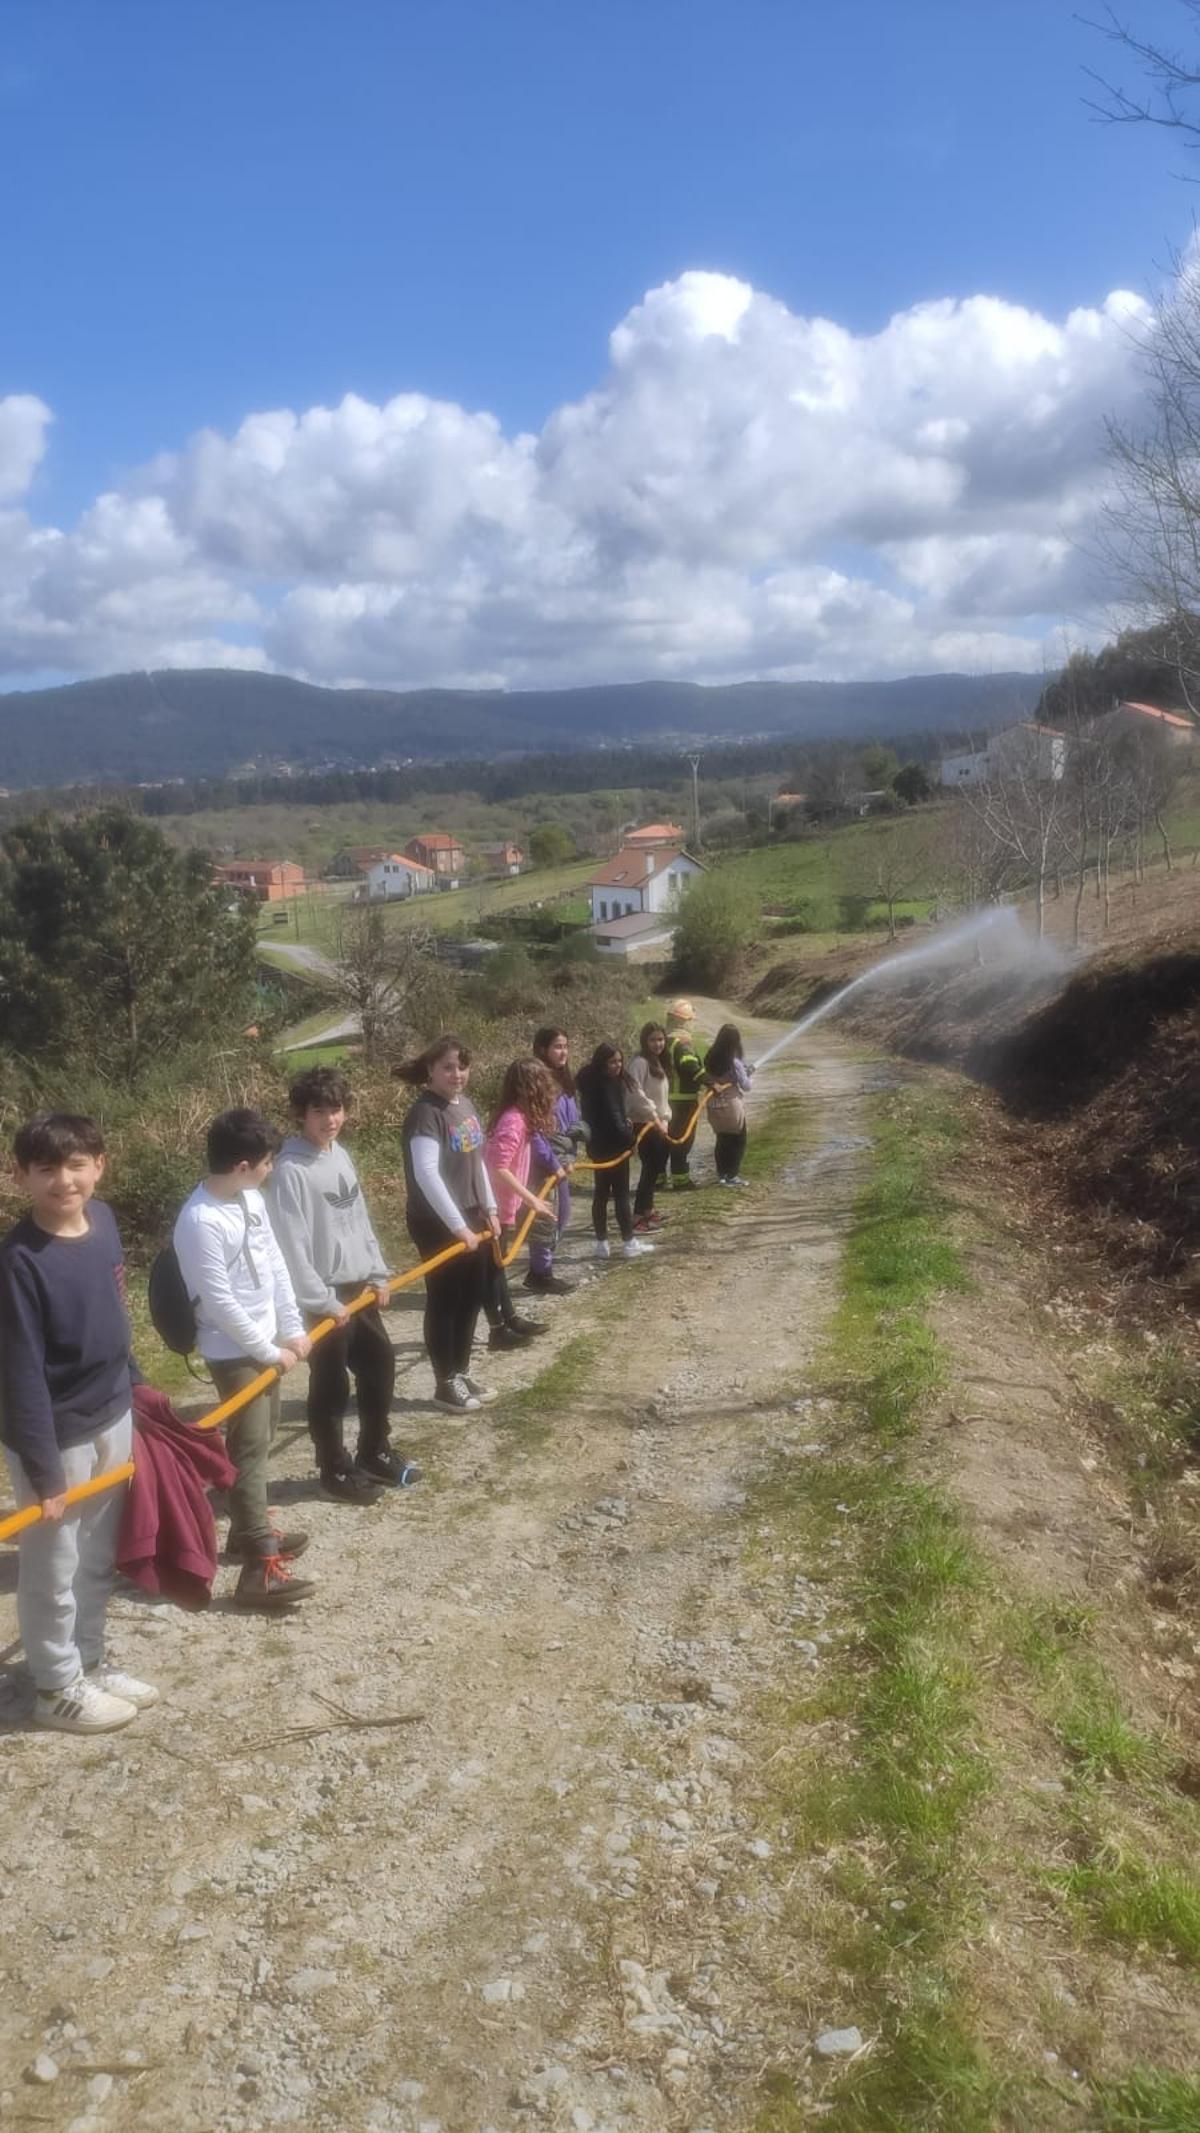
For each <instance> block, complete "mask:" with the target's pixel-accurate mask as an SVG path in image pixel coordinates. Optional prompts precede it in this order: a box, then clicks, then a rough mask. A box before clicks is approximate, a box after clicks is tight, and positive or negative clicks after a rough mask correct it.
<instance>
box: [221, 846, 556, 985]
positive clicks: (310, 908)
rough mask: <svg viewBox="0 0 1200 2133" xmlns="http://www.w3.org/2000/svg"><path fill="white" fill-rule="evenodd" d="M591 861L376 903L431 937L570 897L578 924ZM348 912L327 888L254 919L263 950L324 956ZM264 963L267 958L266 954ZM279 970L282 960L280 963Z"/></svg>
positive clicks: (341, 895) (394, 921) (397, 923)
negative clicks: (299, 949) (302, 948)
mask: <svg viewBox="0 0 1200 2133" xmlns="http://www.w3.org/2000/svg"><path fill="white" fill-rule="evenodd" d="M596 865H597V861H596V860H594V859H572V860H570V861H569V862H568V863H567V864H566V865H564V866H559V867H541V868H535V869H533V870H532V871H531V872H530V873H528V874H515V875H504V876H502V877H500V878H499V879H498V880H490V881H477V882H472V883H471V884H470V885H469V886H468V887H467V888H464V889H446V890H443V891H441V892H438V893H435V894H433V895H430V896H410V897H406V898H405V899H404V900H403V902H396V903H391V904H377V905H375V906H374V908H375V909H376V910H380V911H382V912H383V914H384V917H385V919H386V922H387V924H388V925H389V926H392V927H397V928H399V927H403V926H418V927H421V928H424V929H426V930H428V931H430V932H433V933H453V932H456V931H457V930H458V929H459V927H464V928H466V929H467V930H470V929H472V928H474V927H476V926H478V924H479V921H480V919H483V918H492V917H494V916H495V914H496V913H497V912H498V911H514V910H522V909H524V908H525V907H526V906H528V905H530V904H539V903H557V902H558V901H559V900H560V899H565V898H571V902H570V904H569V905H567V906H566V907H565V908H566V909H567V911H568V912H569V915H570V916H571V917H572V918H575V919H577V920H579V921H582V920H583V919H584V918H586V916H587V910H586V902H585V900H584V899H583V898H582V897H579V896H578V895H574V896H573V895H572V892H573V891H578V890H580V889H581V888H582V887H583V885H584V883H585V882H586V881H587V880H588V879H589V877H590V876H591V875H592V874H593V873H594V872H595V869H596ZM348 907H349V897H348V895H347V892H346V890H345V888H339V887H337V886H335V885H333V884H331V885H330V886H329V887H328V888H327V889H313V890H310V891H309V893H308V894H307V895H305V896H298V897H296V898H295V900H294V902H293V903H291V904H289V905H286V906H283V907H281V906H280V905H279V904H267V905H264V906H263V910H262V914H261V917H260V920H259V928H258V932H259V940H260V941H261V943H262V945H263V947H264V949H266V950H268V951H269V950H270V949H271V948H272V947H282V946H286V944H287V943H288V942H289V941H293V942H294V941H299V942H302V943H304V944H307V945H308V946H309V947H313V948H318V949H322V950H324V951H325V953H327V954H328V953H329V952H330V951H331V950H332V949H333V947H334V946H335V944H336V939H337V923H338V917H339V914H340V913H341V912H343V911H345V910H346V909H347V908H348ZM281 908H284V909H286V911H287V924H286V926H279V925H276V923H275V914H276V913H277V912H278V911H279V910H280V909H281ZM267 959H268V960H270V956H269V954H268V958H267ZM279 962H280V964H281V966H285V965H286V964H287V958H286V957H284V956H281V957H280V958H279Z"/></svg>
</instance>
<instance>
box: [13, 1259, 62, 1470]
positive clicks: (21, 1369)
mask: <svg viewBox="0 0 1200 2133" xmlns="http://www.w3.org/2000/svg"><path fill="white" fill-rule="evenodd" d="M0 1411H2V1412H3V1416H4V1441H5V1443H6V1445H7V1446H8V1448H9V1450H10V1451H12V1452H15V1453H16V1455H17V1458H18V1459H19V1460H20V1462H21V1465H22V1466H23V1467H24V1469H25V1472H26V1474H27V1475H28V1477H29V1485H30V1487H31V1488H32V1489H36V1491H37V1494H38V1498H39V1501H40V1502H42V1503H43V1504H45V1503H51V1502H54V1501H55V1500H56V1499H57V1498H58V1497H60V1496H61V1495H62V1494H63V1492H64V1491H65V1489H66V1486H67V1477H66V1475H65V1474H64V1473H63V1465H62V1458H61V1456H60V1453H59V1449H58V1439H57V1437H56V1435H55V1432H54V1409H53V1406H52V1405H51V1401H50V1390H49V1387H48V1386H47V1384H46V1343H45V1333H44V1328H43V1324H42V1311H41V1303H40V1300H39V1298H38V1295H37V1290H36V1287H35V1285H34V1283H33V1281H32V1280H31V1279H30V1277H29V1275H28V1272H27V1270H26V1269H25V1268H24V1267H22V1266H21V1264H20V1262H19V1261H18V1260H14V1259H12V1258H10V1257H9V1256H8V1255H7V1254H5V1255H4V1257H3V1258H2V1259H0Z"/></svg>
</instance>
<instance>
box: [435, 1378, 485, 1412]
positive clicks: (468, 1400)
mask: <svg viewBox="0 0 1200 2133" xmlns="http://www.w3.org/2000/svg"><path fill="white" fill-rule="evenodd" d="M433 1404H434V1406H435V1407H448V1408H449V1409H450V1412H451V1414H455V1415H466V1414H475V1413H477V1412H478V1408H479V1401H478V1400H477V1398H476V1397H475V1394H474V1393H473V1392H471V1391H470V1390H469V1389H468V1386H467V1381H466V1379H465V1378H463V1377H458V1378H447V1379H446V1382H445V1384H444V1385H439V1386H438V1387H437V1390H436V1391H435V1393H434V1395H433Z"/></svg>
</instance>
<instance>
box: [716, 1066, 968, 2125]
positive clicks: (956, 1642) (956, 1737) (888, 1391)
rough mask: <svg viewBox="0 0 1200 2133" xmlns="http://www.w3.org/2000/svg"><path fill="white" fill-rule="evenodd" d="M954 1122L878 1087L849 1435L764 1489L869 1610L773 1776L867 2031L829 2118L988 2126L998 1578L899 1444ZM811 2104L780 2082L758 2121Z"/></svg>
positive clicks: (831, 1358) (780, 1514) (840, 1328)
mask: <svg viewBox="0 0 1200 2133" xmlns="http://www.w3.org/2000/svg"><path fill="white" fill-rule="evenodd" d="M958 1138H959V1127H958V1121H957V1118H956V1116H955V1114H954V1113H953V1111H952V1110H948V1109H945V1108H935V1107H934V1106H931V1105H929V1104H927V1103H924V1104H922V1103H920V1102H918V1101H917V1100H916V1099H915V1098H914V1097H913V1096H912V1095H911V1094H910V1093H909V1092H904V1093H903V1094H902V1095H901V1096H900V1097H899V1098H895V1099H889V1100H888V1101H887V1102H885V1103H884V1104H882V1105H881V1106H880V1107H879V1111H878V1128H877V1138H876V1145H875V1159H874V1166H873V1170H872V1175H871V1177H870V1179H869V1181H868V1183H867V1184H866V1186H865V1187H864V1189H863V1191H862V1193H861V1194H860V1196H859V1199H858V1201H857V1203H856V1206H855V1210H854V1219H853V1224H852V1227H851V1230H850V1234H849V1236H848V1238H847V1241H846V1247H845V1254H844V1260H843V1268H842V1300H841V1304H840V1307H839V1309H838V1312H837V1314H836V1317H835V1320H834V1323H833V1327H832V1329H831V1334H830V1338H829V1343H828V1349H827V1353H826V1356H825V1365H826V1369H827V1372H828V1374H829V1376H830V1378H831V1379H833V1380H834V1381H836V1382H838V1383H840V1385H841V1387H842V1394H843V1402H844V1412H845V1421H844V1424H843V1430H842V1436H841V1442H840V1444H839V1446H838V1448H837V1450H836V1451H835V1452H834V1453H833V1454H832V1455H831V1457H830V1458H829V1459H827V1460H824V1461H822V1462H821V1464H820V1466H819V1467H812V1466H807V1465H806V1466H805V1468H804V1470H803V1472H802V1473H797V1472H795V1471H792V1470H789V1469H786V1468H784V1469H777V1470H776V1471H775V1473H774V1474H773V1475H772V1476H771V1477H770V1478H769V1480H768V1482H767V1483H766V1484H765V1485H764V1489H763V1491H761V1492H760V1493H759V1494H758V1496H757V1497H756V1499H755V1500H754V1501H753V1503H752V1506H751V1508H752V1513H753V1516H754V1518H755V1520H756V1522H760V1521H761V1520H762V1519H763V1517H764V1515H765V1516H766V1517H767V1519H768V1521H769V1523H768V1525H767V1529H766V1530H767V1531H768V1532H770V1533H771V1534H772V1536H773V1545H774V1544H776V1543H777V1542H778V1540H779V1539H780V1538H781V1537H782V1538H784V1539H787V1538H788V1537H789V1536H790V1539H791V1542H792V1546H793V1547H794V1548H795V1550H796V1557H797V1560H798V1562H799V1563H800V1564H803V1565H804V1566H805V1567H806V1569H807V1571H808V1572H809V1574H818V1575H820V1574H822V1572H823V1573H824V1576H825V1578H826V1579H828V1577H829V1576H830V1575H831V1572H832V1568H833V1564H834V1561H835V1557H834V1555H833V1554H832V1552H831V1551H832V1550H834V1549H835V1548H836V1549H837V1550H838V1551H839V1552H838V1555H837V1557H836V1561H837V1563H838V1565H839V1569H838V1578H839V1583H840V1587H841V1590H840V1599H841V1601H842V1602H843V1603H844V1605H845V1606H846V1610H847V1613H848V1614H849V1615H850V1617H851V1618H852V1619H853V1620H855V1622H856V1623H857V1624H858V1626H859V1627H858V1638H857V1644H856V1648H855V1655H854V1659H853V1661H852V1663H849V1664H846V1665H844V1666H843V1667H842V1669H841V1670H840V1671H837V1670H833V1669H831V1670H830V1672H829V1674H828V1676H818V1677H816V1678H814V1677H811V1676H809V1677H807V1678H806V1679H805V1680H803V1681H801V1682H800V1683H799V1684H798V1695H797V1701H796V1704H795V1706H794V1708H793V1709H792V1711H791V1712H790V1714H789V1728H788V1731H787V1733H786V1734H785V1736H784V1739H783V1741H782V1742H781V1746H780V1749H779V1751H777V1753H778V1756H779V1761H778V1763H777V1764H776V1765H775V1768H776V1770H777V1773H778V1774H777V1775H776V1777H775V1779H774V1784H775V1789H776V1802H775V1804H776V1808H777V1812H778V1814H779V1818H780V1821H781V1824H782V1825H784V1826H786V1827H788V1828H790V1829H792V1830H794V1831H795V1832H796V1833H797V1841H798V1843H799V1844H800V1845H801V1846H802V1847H804V1848H805V1849H807V1848H808V1847H809V1846H811V1845H813V1844H816V1845H817V1846H819V1847H820V1849H821V1850H822V1851H826V1850H827V1852H828V1858H829V1860H830V1862H831V1863H832V1874H831V1876H830V1880H831V1883H832V1887H833V1889H834V1891H835V1892H836V1894H837V1896H838V1897H839V1898H840V1900H841V1904H842V1906H843V1915H844V1918H845V1925H844V1929H843V1938H842V1941H841V1942H840V1944H837V1945H835V1946H834V1948H833V1949H832V1950H831V1960H832V1962H833V1963H834V1964H835V1965H836V1967H837V1970H838V1972H839V1973H840V1974H841V1975H842V1976H847V1975H849V1976H852V1977H853V1979H854V1987H853V2004H854V2006H855V2008H856V2010H860V2026H862V2027H863V2028H864V2030H868V2029H869V2030H871V2031H873V2033H874V2034H873V2044H874V2048H873V2050H872V2051H871V2053H870V2054H869V2055H867V2056H865V2057H864V2058H863V2059H862V2060H861V2061H858V2062H856V2063H855V2064H854V2065H853V2066H851V2067H849V2068H848V2069H846V2070H845V2071H844V2072H843V2073H841V2074H839V2075H838V2076H837V2077H836V2078H835V2079H833V2080H832V2081H831V2084H830V2086H829V2087H828V2088H827V2089H826V2090H825V2091H824V2093H823V2095H822V2097H821V2105H820V2109H821V2123H822V2124H823V2125H828V2126H829V2127H830V2128H831V2129H836V2133H868V2129H870V2133H875V2129H880V2128H885V2127H888V2128H895V2129H896V2133H900V2129H904V2133H918V2129H920V2133H988V2129H991V2128H993V2127H994V2126H995V2125H996V2123H997V2117H996V2113H997V2111H998V2109H999V2106H1000V2101H1001V2097H1002V2094H1003V2090H1004V2083H1003V2081H1002V2079H1001V2077H1000V2076H999V2075H998V2074H997V2073H996V2072H995V2071H994V2070H993V2069H992V2068H991V2066H990V2065H989V2064H988V2061H987V2057H986V2054H985V2053H984V2052H983V2051H982V2049H981V2048H980V2046H979V2044H978V2042H977V2041H976V2039H975V2038H974V2036H973V2035H972V2030H971V2022H970V2015H969V2009H968V2008H967V2007H966V2006H964V2004H963V2002H962V1993H961V1991H960V1988H959V1986H958V1984H957V1982H956V1979H955V1976H954V1964H953V1960H952V1954H953V1941H954V1935H955V1931H956V1929H957V1928H958V1926H959V1925H960V1924H961V1923H962V1921H963V1919H964V1917H965V1916H966V1915H967V1914H968V1913H969V1911H970V1909H971V1905H972V1901H973V1891H972V1886H971V1878H970V1874H969V1872H968V1871H967V1870H966V1868H965V1867H964V1864H963V1853H964V1849H965V1845H966V1837H967V1832H968V1829H969V1827H970V1823H971V1817H972V1814H973V1811H974V1809H975V1807H976V1804H977V1802H978V1801H979V1800H980V1799H981V1797H982V1795H983V1794H984V1793H985V1792H986V1791H987V1789H988V1786H989V1784H990V1782H991V1774H990V1768H989V1763H988V1759H987V1757H986V1755H985V1754H984V1753H983V1751H982V1750H981V1747H980V1744H979V1737H978V1736H979V1723H978V1714H977V1708H976V1705H977V1694H978V1665H977V1659H978V1644H979V1639H980V1622H981V1616H982V1611H983V1608H984V1605H985V1601H986V1595H987V1578H986V1575H985V1572H984V1569H983V1566H982V1564H981V1561H980V1559H979V1557H978V1555H977V1553H976V1551H975V1549H974V1547H973V1545H972V1543H971V1541H970V1538H969V1536H968V1535H967V1533H966V1531H965V1529H964V1528H963V1526H962V1523H961V1520H960V1519H959V1517H958V1514H957V1512H956V1511H955V1510H954V1508H953V1507H952V1505H951V1504H950V1503H949V1502H948V1500H947V1499H946V1498H945V1497H944V1496H943V1495H942V1494H941V1492H940V1491H939V1490H938V1489H937V1488H936V1487H935V1486H934V1485H932V1484H931V1483H930V1482H928V1481H927V1480H925V1479H923V1478H921V1479H918V1478H914V1477H910V1476H907V1475H906V1474H905V1473H904V1471H903V1466H902V1463H901V1461H902V1449H903V1446H904V1443H905V1441H906V1439H907V1437H908V1435H909V1433H910V1432H911V1431H912V1429H913V1428H914V1427H915V1425H916V1423H917V1421H918V1420H919V1419H920V1417H921V1415H922V1414H923V1412H924V1410H925V1408H926V1405H927V1403H928V1400H929V1397H930V1394H931V1392H932V1391H933V1389H934V1388H935V1386H936V1385H937V1383H938V1382H939V1381H940V1377H941V1371H942V1363H941V1358H940V1355H939V1353H938V1349H937V1344H936V1341H935V1340H934V1338H933V1335H932V1333H931V1332H930V1330H929V1328H928V1326H927V1324H926V1322H925V1313H926V1311H927V1309H928V1307H929V1306H930V1304H931V1303H932V1302H933V1301H934V1299H935V1298H936V1296H937V1295H938V1294H939V1293H940V1292H941V1291H942V1290H943V1289H945V1288H947V1287H961V1286H963V1285H964V1283H965V1281H966V1275H965V1270H964V1268H963V1265H962V1262H961V1258H960V1256H959V1253H958V1250H957V1247H956V1245H955V1243H954V1241H953V1239H952V1237H951V1236H950V1234H949V1230H948V1225H947V1221H946V1211H945V1209H944V1207H943V1205H942V1201H941V1197H940V1194H939V1192H938V1190H937V1186H936V1183H935V1177H936V1172H937V1169H938V1167H939V1164H940V1162H941V1161H942V1160H943V1159H944V1157H945V1155H946V1153H947V1152H948V1151H949V1150H951V1149H953V1148H954V1147H956V1146H957V1144H958ZM850 1548H852V1549H853V1553H852V1555H849V1556H848V1550H849V1549H850ZM809 1725H816V1726H819V1727H821V1728H823V1729H824V1728H831V1729H832V1730H833V1732H834V1734H835V1735H836V1736H838V1737H842V1738H846V1737H847V1736H848V1741H849V1747H850V1752H849V1753H848V1754H846V1755H843V1756H841V1757H838V1758H836V1759H831V1758H829V1757H825V1756H818V1757H817V1758H816V1760H815V1763H814V1761H813V1760H812V1759H811V1758H810V1757H809V1756H808V1755H807V1754H806V1753H805V1751H804V1750H803V1748H799V1749H797V1748H796V1747H794V1746H793V1743H795V1742H797V1741H803V1739H804V1737H805V1735H806V1732H807V1727H808V1726H809ZM810 2122H811V2120H810V2116H809V2105H808V2103H807V2102H806V2101H805V2100H804V2099H802V2098H801V2097H800V2096H799V2094H798V2093H797V2092H796V2090H795V2089H794V2087H793V2088H792V2090H791V2091H790V2093H789V2092H788V2088H787V2084H786V2083H785V2084H784V2086H783V2089H782V2091H778V2089H777V2092H776V2093H774V2094H772V2095H770V2096H769V2097H767V2098H764V2100H763V2103H762V2106H761V2109H760V2111H759V2113H758V2116H757V2118H756V2119H755V2133H793V2129H795V2133H799V2129H800V2128H801V2127H803V2126H807V2125H808V2124H809V2123H810Z"/></svg>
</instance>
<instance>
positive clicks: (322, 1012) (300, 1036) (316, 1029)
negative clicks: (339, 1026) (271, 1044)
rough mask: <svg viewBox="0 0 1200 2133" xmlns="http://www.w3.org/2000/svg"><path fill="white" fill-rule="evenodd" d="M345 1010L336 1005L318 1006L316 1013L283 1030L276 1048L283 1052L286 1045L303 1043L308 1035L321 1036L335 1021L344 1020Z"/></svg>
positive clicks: (277, 1040)
mask: <svg viewBox="0 0 1200 2133" xmlns="http://www.w3.org/2000/svg"><path fill="white" fill-rule="evenodd" d="M344 1019H345V1015H344V1012H343V1011H341V1010H339V1008H338V1007H337V1006H336V1005H334V1006H331V1007H321V1008H318V1009H317V1011H316V1013H315V1014H311V1015H306V1016H305V1017H304V1020H303V1021H302V1022H293V1023H292V1025H291V1028H290V1029H285V1030H282V1031H281V1032H280V1034H279V1036H278V1038H277V1039H276V1043H275V1049H276V1051H277V1052H281V1051H282V1050H283V1048H284V1046H285V1045H290V1044H301V1043H303V1041H304V1039H305V1038H306V1037H319V1036H320V1034H321V1031H322V1030H323V1029H328V1028H329V1026H330V1024H331V1023H333V1022H341V1021H344Z"/></svg>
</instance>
